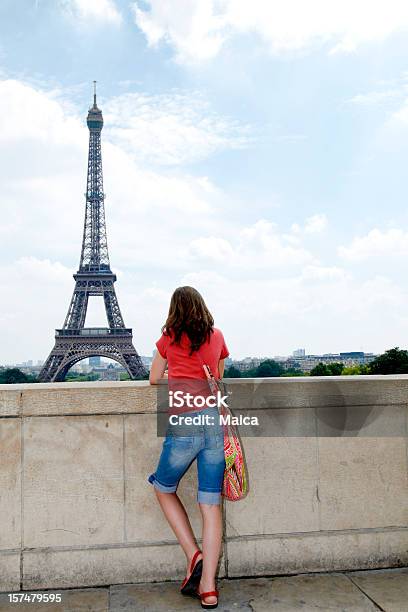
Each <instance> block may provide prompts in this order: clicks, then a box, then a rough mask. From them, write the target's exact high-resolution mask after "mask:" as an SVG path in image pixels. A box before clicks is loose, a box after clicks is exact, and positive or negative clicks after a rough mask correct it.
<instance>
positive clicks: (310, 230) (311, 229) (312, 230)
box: [287, 213, 328, 240]
mask: <svg viewBox="0 0 408 612" xmlns="http://www.w3.org/2000/svg"><path fill="white" fill-rule="evenodd" d="M327 226H328V219H327V216H326V215H325V214H323V213H319V214H316V215H312V216H311V217H308V218H307V219H306V220H305V222H304V225H303V226H301V225H299V224H298V223H293V225H292V227H291V230H292V232H293V234H295V236H296V235H298V234H320V233H321V232H323V231H324V230H325V229H326V228H327ZM287 238H288V239H289V240H290V236H287Z"/></svg>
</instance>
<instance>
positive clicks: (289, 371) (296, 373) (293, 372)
mask: <svg viewBox="0 0 408 612" xmlns="http://www.w3.org/2000/svg"><path fill="white" fill-rule="evenodd" d="M281 376H305V373H304V372H302V370H300V369H299V368H288V369H287V370H285V371H284V372H283V373H282V374H281Z"/></svg>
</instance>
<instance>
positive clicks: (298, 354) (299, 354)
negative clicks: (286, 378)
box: [292, 348, 306, 357]
mask: <svg viewBox="0 0 408 612" xmlns="http://www.w3.org/2000/svg"><path fill="white" fill-rule="evenodd" d="M305 355H306V351H305V349H304V348H299V349H296V350H295V351H293V353H292V356H293V357H304V356H305Z"/></svg>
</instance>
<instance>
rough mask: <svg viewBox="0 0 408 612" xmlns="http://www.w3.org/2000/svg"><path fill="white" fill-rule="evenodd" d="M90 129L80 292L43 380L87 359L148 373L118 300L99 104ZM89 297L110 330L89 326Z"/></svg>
mask: <svg viewBox="0 0 408 612" xmlns="http://www.w3.org/2000/svg"><path fill="white" fill-rule="evenodd" d="M87 125H88V128H89V155H88V176H87V186H86V208H85V223H84V234H83V241H82V251H81V260H80V264H79V269H78V272H77V273H76V274H74V279H75V289H74V294H73V296H72V299H71V303H70V305H69V309H68V314H67V316H66V319H65V322H64V325H63V327H62V329H56V330H55V345H54V348H53V349H52V351H51V353H50V355H49V357H48V359H47V361H46V362H45V364H44V366H43V368H42V370H41V372H40V374H39V380H40V381H41V382H54V381H62V380H64V379H65V376H66V373H67V372H68V370H69V369H70V368H71V367H72V366H73V365H74V364H75V363H77V362H78V361H81V360H82V359H84V358H86V357H93V356H102V357H109V358H110V359H114V360H115V361H117V362H119V363H120V364H121V365H122V366H123V367H124V368H126V370H127V371H128V373H129V375H130V376H131V378H139V377H141V376H143V375H144V374H145V373H146V370H145V368H144V365H143V363H142V360H141V359H140V357H139V355H138V353H137V352H136V350H135V348H134V346H133V335H132V330H131V329H130V328H127V327H125V323H124V321H123V317H122V313H121V311H120V308H119V303H118V299H117V297H116V293H115V288H114V282H115V281H116V275H115V274H113V273H112V271H111V268H110V263H109V254H108V243H107V238H106V224H105V204H104V199H105V194H104V192H103V174H102V155H101V131H102V127H103V117H102V112H101V110H100V109H99V108H98V106H97V104H96V89H95V82H94V103H93V106H92V107H91V108H90V109H89V112H88V117H87ZM89 296H103V300H104V303H105V310H106V315H107V319H108V324H109V327H100V328H99V327H96V328H95V327H91V328H85V327H84V325H85V317H86V312H87V307H88V298H89Z"/></svg>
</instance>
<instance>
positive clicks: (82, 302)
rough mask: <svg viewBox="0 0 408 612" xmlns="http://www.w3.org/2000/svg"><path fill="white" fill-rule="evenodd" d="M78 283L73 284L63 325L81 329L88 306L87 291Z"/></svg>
mask: <svg viewBox="0 0 408 612" xmlns="http://www.w3.org/2000/svg"><path fill="white" fill-rule="evenodd" d="M78 284H79V283H77V284H76V286H75V289H74V294H73V296H72V299H71V303H70V305H69V309H68V314H67V317H66V319H65V323H64V327H66V328H70V329H81V328H82V327H83V326H84V324H85V317H86V311H87V308H88V292H87V291H85V290H83V289H82V288H81V287H80V286H78Z"/></svg>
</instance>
